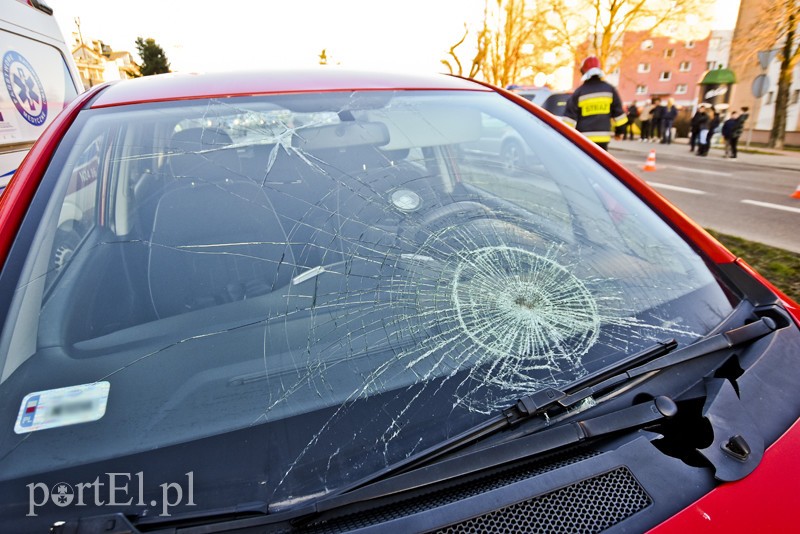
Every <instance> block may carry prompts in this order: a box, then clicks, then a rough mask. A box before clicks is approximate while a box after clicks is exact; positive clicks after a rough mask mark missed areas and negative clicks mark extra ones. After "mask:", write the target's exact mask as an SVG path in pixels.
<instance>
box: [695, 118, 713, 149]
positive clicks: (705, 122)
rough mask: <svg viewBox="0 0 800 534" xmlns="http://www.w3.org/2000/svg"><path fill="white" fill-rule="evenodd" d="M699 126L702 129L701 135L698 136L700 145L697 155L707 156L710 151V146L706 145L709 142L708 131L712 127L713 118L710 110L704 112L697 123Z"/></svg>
mask: <svg viewBox="0 0 800 534" xmlns="http://www.w3.org/2000/svg"><path fill="white" fill-rule="evenodd" d="M697 126H698V128H699V129H700V135H698V136H697V141H698V145H697V152H696V154H697V155H698V156H707V155H708V151H707V150H706V147H707V146H710V145H706V142H707V141H708V129H709V127H710V126H711V117H710V115H709V111H708V110H706V109H704V110H703V113H702V114H701V115H700V118H699V119H698V121H697Z"/></svg>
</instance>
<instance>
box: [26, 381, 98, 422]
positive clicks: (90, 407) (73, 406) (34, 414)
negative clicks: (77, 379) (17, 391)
mask: <svg viewBox="0 0 800 534" xmlns="http://www.w3.org/2000/svg"><path fill="white" fill-rule="evenodd" d="M110 387H111V386H110V384H109V383H108V382H95V383H94V384H83V385H80V386H71V387H66V388H59V389H50V390H47V391H37V392H35V393H30V394H28V395H26V396H25V398H24V399H22V405H21V406H20V408H19V415H18V416H17V422H16V424H15V425H14V432H16V433H17V434H25V433H28V432H36V431H37V430H46V429H48V428H56V427H61V426H68V425H76V424H78V423H88V422H91V421H97V420H98V419H100V418H102V417H103V415H105V413H106V403H107V401H108V391H109V388H110Z"/></svg>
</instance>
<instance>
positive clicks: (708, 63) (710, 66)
mask: <svg viewBox="0 0 800 534" xmlns="http://www.w3.org/2000/svg"><path fill="white" fill-rule="evenodd" d="M716 66H717V62H716V61H706V70H714V67H716Z"/></svg>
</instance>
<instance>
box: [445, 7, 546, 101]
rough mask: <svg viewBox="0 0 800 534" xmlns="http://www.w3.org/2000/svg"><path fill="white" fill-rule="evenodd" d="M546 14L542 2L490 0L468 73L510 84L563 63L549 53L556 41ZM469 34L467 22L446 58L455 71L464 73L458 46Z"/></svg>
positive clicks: (492, 81) (504, 84) (448, 65)
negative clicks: (550, 34) (549, 34)
mask: <svg viewBox="0 0 800 534" xmlns="http://www.w3.org/2000/svg"><path fill="white" fill-rule="evenodd" d="M544 18H545V17H544V15H543V13H542V12H541V10H540V3H539V2H533V1H530V0H529V1H528V2H526V1H525V0H486V2H485V4H484V13H483V24H482V27H481V28H480V30H478V31H476V32H475V55H474V56H473V57H472V60H471V61H470V63H469V64H470V68H469V73H468V76H469V77H470V78H475V77H477V76H479V75H480V76H481V77H482V78H483V79H484V80H486V81H488V82H489V83H492V84H494V85H498V86H507V85H509V84H512V83H524V82H525V81H526V79H527V78H532V77H533V75H534V74H535V73H536V72H540V71H548V70H553V69H554V68H556V67H558V66H560V65H558V64H555V63H554V60H553V58H552V57H550V56H547V52H548V51H551V50H552V49H554V48H556V44H555V43H552V42H549V41H548V38H547V34H546V32H545V31H544V30H545V29H546V28H545V21H544ZM468 35H469V30H468V29H467V27H466V26H465V28H464V34H463V35H462V36H461V38H460V39H459V40H458V41H457V42H456V43H455V44H454V45H453V46H452V47H450V50H449V51H448V53H447V55H448V58H447V59H443V60H442V63H443V64H444V65H445V66H446V67H447V68H448V70H449V71H450V72H451V73H456V74H459V75H463V74H464V72H463V64H464V62H463V61H462V60H461V59H460V58H459V54H458V52H457V49H458V47H460V46H461V45H462V44H464V43H465V42H466V40H467V37H468ZM551 55H552V54H551Z"/></svg>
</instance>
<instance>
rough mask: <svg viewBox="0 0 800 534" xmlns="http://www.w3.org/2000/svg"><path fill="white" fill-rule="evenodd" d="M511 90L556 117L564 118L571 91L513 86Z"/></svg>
mask: <svg viewBox="0 0 800 534" xmlns="http://www.w3.org/2000/svg"><path fill="white" fill-rule="evenodd" d="M509 90H510V91H512V92H514V93H516V94H518V95H520V96H521V97H523V98H524V99H526V100H530V101H531V102H533V103H534V104H536V105H537V106H541V107H543V108H544V109H545V110H547V111H549V112H550V113H552V114H553V115H555V116H556V117H563V116H564V110H565V109H566V105H567V101H568V100H569V97H570V95H572V92H571V91H553V90H552V89H550V88H549V87H527V86H516V85H512V86H510V87H509Z"/></svg>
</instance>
